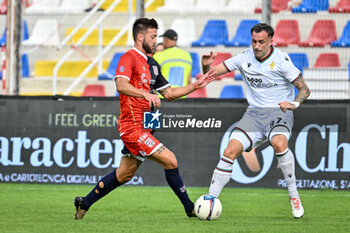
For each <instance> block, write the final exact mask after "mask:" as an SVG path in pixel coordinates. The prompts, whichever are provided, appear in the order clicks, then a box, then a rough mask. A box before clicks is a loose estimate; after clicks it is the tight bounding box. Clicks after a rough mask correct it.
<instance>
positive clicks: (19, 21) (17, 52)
mask: <svg viewBox="0 0 350 233" xmlns="http://www.w3.org/2000/svg"><path fill="white" fill-rule="evenodd" d="M21 6H22V0H16V10H15V12H16V20H15V22H16V29H15V32H16V34H15V37H16V39H15V56H16V58H15V60H16V64H15V65H16V69H15V85H14V93H13V94H15V95H19V87H20V85H19V82H20V72H19V71H20V70H21V65H20V61H21V59H20V45H21V41H22V36H23V35H22V34H23V31H22V7H21ZM22 66H23V64H22Z"/></svg>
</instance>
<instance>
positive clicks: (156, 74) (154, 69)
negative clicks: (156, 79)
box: [152, 66, 159, 76]
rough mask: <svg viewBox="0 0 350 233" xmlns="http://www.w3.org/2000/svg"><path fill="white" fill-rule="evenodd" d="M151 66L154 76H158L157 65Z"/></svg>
mask: <svg viewBox="0 0 350 233" xmlns="http://www.w3.org/2000/svg"><path fill="white" fill-rule="evenodd" d="M152 67H153V73H154V75H155V76H158V74H159V72H158V67H157V66H152Z"/></svg>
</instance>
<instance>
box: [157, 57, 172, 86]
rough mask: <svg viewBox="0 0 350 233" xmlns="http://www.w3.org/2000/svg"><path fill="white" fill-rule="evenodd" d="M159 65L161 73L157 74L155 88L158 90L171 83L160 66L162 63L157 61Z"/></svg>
mask: <svg viewBox="0 0 350 233" xmlns="http://www.w3.org/2000/svg"><path fill="white" fill-rule="evenodd" d="M157 67H158V70H159V71H160V72H159V74H158V75H157V78H156V82H155V84H154V89H155V90H156V91H159V90H161V89H164V88H166V87H169V86H170V84H169V82H168V80H166V78H165V77H164V76H163V74H162V72H161V68H160V65H159V64H158V63H157Z"/></svg>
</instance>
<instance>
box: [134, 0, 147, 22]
mask: <svg viewBox="0 0 350 233" xmlns="http://www.w3.org/2000/svg"><path fill="white" fill-rule="evenodd" d="M144 16H145V1H144V0H136V18H142V17H144Z"/></svg>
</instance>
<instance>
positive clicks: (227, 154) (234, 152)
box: [224, 147, 239, 160]
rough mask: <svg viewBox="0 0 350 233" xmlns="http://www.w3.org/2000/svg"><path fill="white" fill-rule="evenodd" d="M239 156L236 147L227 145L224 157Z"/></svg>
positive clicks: (232, 157) (232, 158)
mask: <svg viewBox="0 0 350 233" xmlns="http://www.w3.org/2000/svg"><path fill="white" fill-rule="evenodd" d="M238 156H239V154H238V152H237V150H236V149H235V148H230V147H226V149H225V150H224V157H226V158H229V159H231V160H235V159H236V158H237V157H238Z"/></svg>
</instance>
